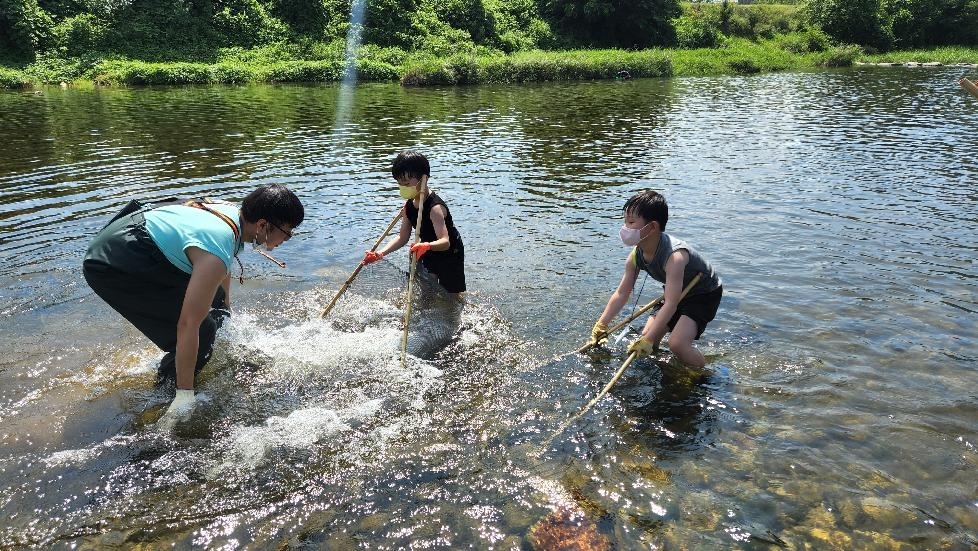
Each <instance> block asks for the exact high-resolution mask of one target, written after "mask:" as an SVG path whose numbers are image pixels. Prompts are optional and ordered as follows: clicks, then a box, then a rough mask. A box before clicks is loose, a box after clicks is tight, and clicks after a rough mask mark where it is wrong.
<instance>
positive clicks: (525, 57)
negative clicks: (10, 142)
mask: <svg viewBox="0 0 978 551" xmlns="http://www.w3.org/2000/svg"><path fill="white" fill-rule="evenodd" d="M726 44H727V45H726V46H725V47H722V48H700V49H648V50H638V51H629V50H614V49H612V50H566V51H531V52H518V53H514V54H509V55H482V56H479V55H472V54H456V55H453V56H450V57H443V58H434V57H417V58H414V57H408V58H407V59H406V60H404V61H401V62H391V61H389V60H386V59H380V58H369V57H366V58H364V57H361V58H358V59H357V60H356V67H357V82H358V83H369V82H387V83H400V84H401V85H402V86H457V85H474V84H520V83H531V82H575V81H578V82H579V81H589V80H614V79H627V78H650V77H652V78H656V77H661V78H667V77H687V76H720V75H754V74H762V73H775V72H787V71H810V70H818V69H823V68H835V67H901V68H941V67H960V68H962V69H967V70H973V69H975V68H978V49H971V48H937V49H933V50H920V51H905V52H890V53H886V54H871V55H870V54H865V53H864V52H863V51H862V48H861V47H859V46H852V45H843V46H831V47H828V48H826V49H824V50H819V51H801V52H791V51H786V50H785V49H784V47H783V44H779V43H778V42H776V41H765V42H760V43H758V42H752V41H748V40H743V39H739V40H738V39H731V40H729V41H728V42H727V43H726ZM923 60H927V61H923ZM51 65H54V66H58V67H71V68H72V70H70V71H62V72H58V71H45V70H44V67H38V66H30V65H29V66H26V67H22V68H12V67H3V66H0V90H2V89H8V90H30V89H38V88H43V87H46V86H61V87H75V88H82V89H85V88H95V87H140V86H186V85H242V84H273V85H274V84H283V83H338V82H341V81H342V80H343V77H344V75H345V74H346V69H347V67H346V65H347V63H346V61H344V60H343V59H338V58H333V59H311V60H310V59H266V60H265V61H264V62H255V61H244V60H241V59H226V60H222V61H218V62H211V63H206V62H191V61H171V62H146V61H138V60H135V61H134V60H121V59H99V60H95V61H87V62H86V63H84V64H83V63H82V62H81V61H80V60H76V59H70V60H63V63H60V64H51Z"/></svg>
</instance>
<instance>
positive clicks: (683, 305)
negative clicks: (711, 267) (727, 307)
mask: <svg viewBox="0 0 978 551" xmlns="http://www.w3.org/2000/svg"><path fill="white" fill-rule="evenodd" d="M721 298H723V287H722V286H721V287H717V288H716V289H714V290H712V291H710V292H709V293H703V294H700V295H692V296H687V297H686V298H684V299H683V300H681V301H679V306H678V307H677V308H676V313H675V314H673V315H672V319H670V320H669V330H670V331H672V329H673V328H674V327H676V323H678V322H679V318H681V317H682V316H686V317H688V318H689V319H691V320H693V321H695V322H696V339H697V340H699V338H700V335H702V334H703V331H705V330H706V324H708V323H710V322H711V321H713V318H714V317H716V315H717V310H718V309H719V308H720V299H721Z"/></svg>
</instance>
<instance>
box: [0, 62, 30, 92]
mask: <svg viewBox="0 0 978 551" xmlns="http://www.w3.org/2000/svg"><path fill="white" fill-rule="evenodd" d="M30 85H31V83H30V81H29V80H27V76H26V75H24V74H23V73H21V72H20V71H14V70H12V69H5V68H3V67H0V88H3V89H7V90H16V89H19V88H27V87H29V86H30Z"/></svg>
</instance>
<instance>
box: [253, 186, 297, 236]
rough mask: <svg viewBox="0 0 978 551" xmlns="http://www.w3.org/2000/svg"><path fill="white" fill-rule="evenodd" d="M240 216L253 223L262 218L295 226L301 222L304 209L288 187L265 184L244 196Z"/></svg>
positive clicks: (277, 223)
mask: <svg viewBox="0 0 978 551" xmlns="http://www.w3.org/2000/svg"><path fill="white" fill-rule="evenodd" d="M241 216H242V217H243V218H244V219H245V221H247V222H252V223H254V222H257V221H259V220H261V219H262V218H264V219H265V220H268V221H269V222H271V223H272V224H276V225H283V226H284V225H288V226H290V227H292V228H295V227H297V226H298V225H299V224H301V223H302V219H303V218H305V216H306V211H305V209H304V208H302V203H301V202H300V201H299V198H298V197H296V195H295V193H292V190H290V189H289V188H287V187H285V186H283V185H281V184H265V185H261V186H258V188H257V189H255V191H252V192H251V193H249V194H248V195H247V196H246V197H245V198H244V200H243V201H242V202H241Z"/></svg>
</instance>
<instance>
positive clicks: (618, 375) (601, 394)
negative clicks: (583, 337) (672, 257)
mask: <svg viewBox="0 0 978 551" xmlns="http://www.w3.org/2000/svg"><path fill="white" fill-rule="evenodd" d="M701 275H702V274H696V276H695V277H693V279H691V280H689V283H687V284H686V287H685V288H684V289H683V293H682V295H680V296H679V300H682V299H683V298H685V297H686V295H687V294H688V293H689V291H690V290H691V289H692V288H693V287H695V286H696V284H697V283H698V282H699V280H700V276H701ZM661 300H663V297H659V298H657V299H656V300H654V301H652V303H650V305H652V304H653V303H655V302H657V301H661ZM636 317H637V315H636ZM632 319H634V318H632ZM626 323H627V322H626ZM610 332H611V331H609V333H610ZM637 357H638V352H632V353H630V354H629V355H628V357H627V358H625V361H624V363H622V364H621V367H619V368H618V371H616V372H615V374H614V376H612V377H611V380H610V381H608V384H606V385H604V388H603V389H601V392H599V393H598V395H597V396H595V397H594V398H592V399H591V401H590V402H588V403H587V405H585V406H584V407H583V408H581V410H580V411H578V412H577V413H575V414H574V415H572V416H571V417H570V418H569V419H567V420H566V421H564V423H563V424H561V425H560V428H559V429H558V430H557V431H555V432H554V434H553V435H552V436H551V437H550V438H548V439H547V440H546V441H545V442H544V443H543V445H542V446H540V449H539V451H538V452H537V455H538V456H539V455H540V454H541V453H543V450H544V449H545V448H546V447H547V446H549V445H550V443H551V442H553V440H554V438H556V437H557V436H558V435H559V434H561V433H563V432H564V431H565V430H567V427H569V426H570V424H571V423H573V422H574V421H575V420H577V419H578V418H580V417H581V416H582V415H584V414H585V413H587V412H588V410H590V409H591V408H592V407H594V404H597V403H598V401H599V400H601V398H603V397H604V396H605V394H608V392H610V391H611V388H612V387H613V386H615V383H617V382H618V379H621V376H622V375H623V374H624V373H625V370H626V369H628V366H629V365H631V364H632V362H633V361H635V358H637Z"/></svg>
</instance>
